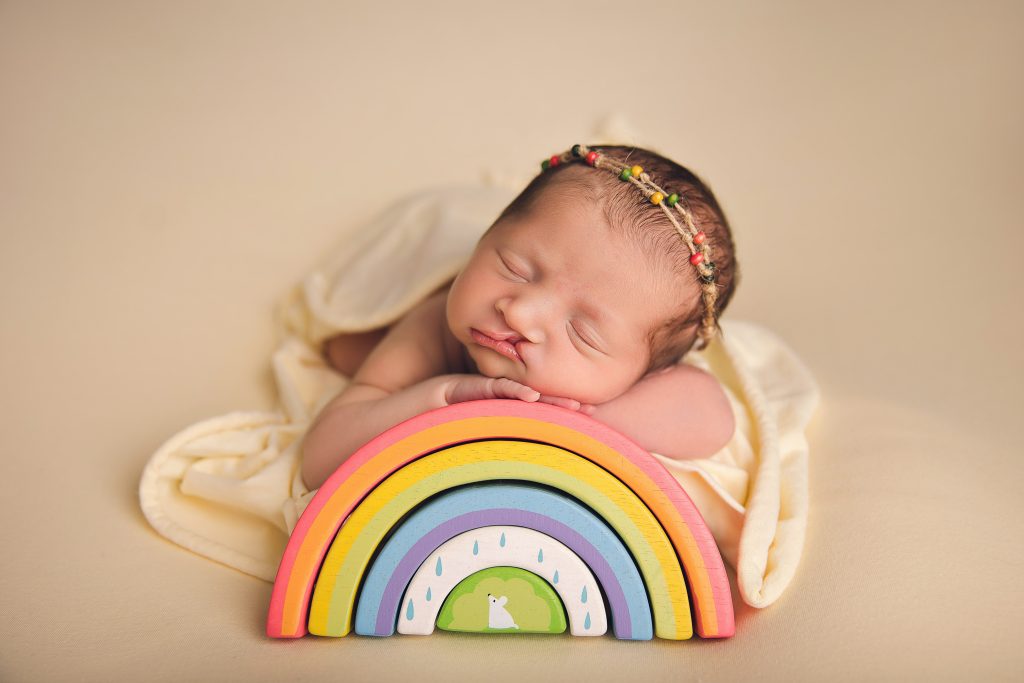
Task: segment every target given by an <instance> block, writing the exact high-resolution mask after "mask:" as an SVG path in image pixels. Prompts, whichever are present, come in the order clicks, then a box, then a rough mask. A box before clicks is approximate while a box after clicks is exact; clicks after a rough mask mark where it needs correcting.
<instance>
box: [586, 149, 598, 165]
mask: <svg viewBox="0 0 1024 683" xmlns="http://www.w3.org/2000/svg"><path fill="white" fill-rule="evenodd" d="M595 161H597V152H588V153H587V163H588V164H590V165H591V166H593V165H594V162H595Z"/></svg>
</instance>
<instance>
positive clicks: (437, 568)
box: [434, 556, 441, 576]
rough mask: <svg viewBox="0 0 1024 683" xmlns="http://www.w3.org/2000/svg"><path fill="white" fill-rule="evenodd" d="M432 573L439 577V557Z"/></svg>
mask: <svg viewBox="0 0 1024 683" xmlns="http://www.w3.org/2000/svg"><path fill="white" fill-rule="evenodd" d="M434 573H435V574H437V575H438V576H441V557H440V556H438V558H437V564H436V565H434Z"/></svg>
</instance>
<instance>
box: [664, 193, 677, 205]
mask: <svg viewBox="0 0 1024 683" xmlns="http://www.w3.org/2000/svg"><path fill="white" fill-rule="evenodd" d="M666 201H668V205H669V206H675V205H676V204H678V203H679V195H677V194H676V193H675V192H673V193H672V194H670V195H669V196H668V199H667V200H666Z"/></svg>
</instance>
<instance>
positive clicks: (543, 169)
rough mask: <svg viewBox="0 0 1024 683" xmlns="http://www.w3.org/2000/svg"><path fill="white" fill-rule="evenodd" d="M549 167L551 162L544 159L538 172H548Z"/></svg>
mask: <svg viewBox="0 0 1024 683" xmlns="http://www.w3.org/2000/svg"><path fill="white" fill-rule="evenodd" d="M550 165H551V160H550V159H545V160H544V161H542V162H540V170H542V171H546V170H548V167H549V166H550Z"/></svg>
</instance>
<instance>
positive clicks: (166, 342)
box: [0, 0, 1024, 681]
mask: <svg viewBox="0 0 1024 683" xmlns="http://www.w3.org/2000/svg"><path fill="white" fill-rule="evenodd" d="M1022 27H1024V7H1022V6H1021V5H1020V4H1019V3H993V2H980V3H970V4H968V3H963V4H959V5H958V4H951V3H937V2H923V3H891V2H885V3H882V2H879V3H829V4H827V5H826V4H824V3H813V2H808V3H755V2H751V3H745V4H741V3H729V4H728V6H723V5H722V3H669V2H651V1H649V2H645V3H627V2H617V3H597V2H572V3H563V2H514V3H511V2H505V3H485V2H464V3H444V2H442V3H412V2H409V3H405V4H388V3H354V2H320V3H313V2H287V3H286V2H279V3H268V2H173V3H171V2H165V3H157V2H90V3H85V2H15V1H12V0H7V1H5V2H0V102H2V106H0V231H2V232H0V285H2V286H0V297H2V302H3V308H2V311H3V315H4V317H3V322H2V324H0V351H2V353H0V372H2V374H0V379H2V383H3V389H2V392H0V396H2V401H3V403H2V408H3V415H4V418H5V419H4V423H3V425H4V429H3V431H2V436H0V444H2V446H3V451H2V455H0V501H2V503H3V507H4V511H5V514H4V516H3V521H0V547H2V548H3V550H2V551H0V616H2V617H3V618H2V620H0V680H3V681H50V680H75V681H120V680H137V679H143V680H175V681H178V680H246V681H257V680H267V681H276V680H293V679H303V680H316V679H317V678H320V679H329V680H359V679H363V678H368V677H370V676H373V677H374V678H375V679H378V680H416V679H424V678H426V679H435V678H436V679H438V680H442V679H443V680H446V681H451V680H453V679H456V678H458V677H463V678H466V679H467V680H472V679H474V678H477V677H481V676H483V675H486V677H487V678H488V679H490V680H522V679H527V680H576V679H580V680H582V679H589V680H627V679H628V680H643V681H648V680H651V681H653V680H673V681H677V680H725V681H728V680H739V679H741V678H753V677H757V678H759V679H762V680H780V681H781V680H785V681H792V680H824V679H828V680H865V679H872V680H881V679H891V680H926V679H948V680H967V679H971V680H998V679H1007V680H1010V679H1019V677H1020V675H1021V673H1022V671H1024V654H1022V650H1021V648H1020V645H1019V640H1020V638H1019V633H1020V623H1021V619H1022V617H1024V592H1022V590H1021V588H1020V585H1021V582H1020V579H1019V576H1018V574H1019V571H1020V569H1021V568H1022V567H1024V552H1022V548H1021V543H1020V541H1019V540H1015V539H1019V538H1020V537H1021V536H1022V532H1024V525H1022V523H1021V513H1022V512H1024V510H1022V504H1021V502H1020V498H1019V497H1018V495H1019V489H1020V486H1021V484H1022V483H1024V466H1022V464H1021V457H1020V456H1021V451H1022V448H1021V447H1022V445H1024V420H1021V419H1020V413H1021V409H1022V407H1024V405H1022V403H1024V402H1022V400H1021V398H1020V392H1021V389H1022V387H1024V381H1022V380H1024V360H1022V355H1021V353H1020V346H1021V344H1020V339H1021V337H1022V335H1024V322H1022V318H1021V314H1020V309H1021V303H1020V297H1021V294H1022V292H1024V286H1022V285H1024V276H1022V274H1021V268H1020V266H1019V265H1018V264H1019V260H1020V259H1021V257H1022V254H1024V237H1022V231H1021V228H1022V221H1021V218H1020V213H1019V212H1020V204H1019V201H1018V200H1019V195H1020V188H1021V182H1022V180H1024V173H1022V165H1024V164H1022V161H1021V160H1022V159H1024V134H1022V128H1021V124H1020V122H1021V121H1022V120H1024V93H1022V89H1021V85H1020V84H1021V65H1022V64H1024V29H1022ZM616 113H621V114H623V115H625V116H627V117H628V120H629V122H630V125H631V126H632V128H633V129H635V130H636V131H637V134H638V136H640V137H641V139H642V141H643V142H644V143H647V144H651V145H654V146H657V147H658V148H659V149H661V150H662V151H664V152H666V153H667V154H669V155H670V156H673V157H676V158H678V159H679V160H680V161H682V162H683V163H686V164H687V165H689V166H691V167H692V168H694V169H695V170H696V171H697V172H698V173H700V174H701V175H702V176H703V177H705V178H706V179H707V180H708V181H709V182H710V184H711V185H712V187H713V188H714V189H715V191H716V192H717V193H718V195H719V197H720V199H721V201H722V203H723V205H724V207H725V210H726V211H727V213H728V215H729V218H730V220H731V222H732V224H733V226H734V230H735V234H736V239H737V243H738V256H739V259H740V262H741V264H742V268H743V282H742V284H741V286H740V288H739V290H738V293H737V295H736V298H735V300H734V303H733V304H732V306H731V308H730V310H729V312H728V314H727V315H729V316H732V317H734V318H736V319H743V320H751V321H754V322H757V323H759V324H762V325H764V326H766V327H768V328H769V329H771V330H773V331H774V332H775V333H777V334H778V335H780V336H781V337H782V338H783V339H785V340H786V341H787V342H788V343H789V344H790V345H791V346H792V348H793V349H794V350H795V351H796V352H797V353H798V354H799V355H800V357H801V358H802V359H803V360H804V361H805V362H806V363H807V365H808V366H809V367H810V369H811V370H812V371H813V372H814V374H815V377H816V378H817V380H818V381H819V382H820V384H821V390H822V405H821V408H820V409H819V412H818V413H817V415H816V416H815V418H814V420H813V421H812V423H811V429H810V432H809V439H810V444H811V461H810V496H811V507H810V523H809V529H808V536H807V541H806V549H805V553H804V557H803V561H802V563H801V565H800V567H799V569H798V572H797V575H796V577H795V579H794V581H793V583H792V585H791V586H790V588H789V589H788V590H787V592H786V594H785V595H784V596H783V597H782V599H780V600H779V601H778V602H777V603H775V604H774V605H772V606H771V607H769V608H767V609H766V610H762V611H756V610H753V609H751V608H748V607H745V606H743V605H742V603H741V602H740V601H737V605H738V619H737V625H738V626H737V629H738V633H737V635H736V637H735V638H733V639H731V640H728V641H723V642H701V641H699V640H695V641H690V642H686V643H671V642H666V641H652V642H646V643H625V642H618V641H615V640H613V639H610V638H604V639H570V638H538V637H531V638H513V637H510V638H503V639H500V640H499V639H494V638H488V637H484V636H465V635H456V634H439V635H436V636H433V637H430V638H411V637H407V638H392V639H384V640H378V639H368V638H348V639H344V640H338V641H334V640H321V639H315V638H308V639H306V640H303V641H300V642H287V643H282V642H271V641H269V640H267V639H266V638H265V637H264V635H263V620H264V617H265V613H266V608H267V600H268V598H269V592H270V586H269V584H267V583H265V582H263V581H259V580H257V579H255V578H252V577H249V576H246V575H244V574H241V573H239V572H237V571H234V570H231V569H228V568H225V567H223V566H220V565H217V564H215V563H212V562H210V561H208V560H205V559H202V558H200V557H198V556H195V555H192V554H190V553H188V552H186V551H184V550H182V549H180V548H179V547H177V546H175V545H173V544H171V543H169V542H167V541H166V540H164V539H163V538H161V537H160V536H158V535H157V534H156V533H155V532H154V531H153V530H152V529H151V528H150V527H149V526H148V524H147V523H146V521H145V520H144V518H143V516H142V514H141V512H140V510H139V507H138V500H137V484H138V480H139V475H140V473H141V470H142V467H143V465H144V464H145V461H146V459H147V457H148V456H149V455H150V454H151V453H152V452H153V450H154V449H155V448H156V447H157V446H158V445H159V444H160V443H161V442H162V441H163V440H164V439H165V438H167V437H168V436H169V435H171V434H173V433H174V432H175V431H177V430H178V429H181V428H182V427H184V426H186V425H189V424H192V423H194V422H196V421H198V420H200V419H203V418H206V417H210V416H213V415H220V414H223V413H226V412H230V411H232V410H236V409H248V410H267V409H272V408H273V407H274V406H273V400H274V393H273V390H272V383H271V375H270V368H269V365H268V362H267V359H268V358H269V355H270V352H271V350H272V349H273V348H274V347H275V345H276V343H277V340H276V339H275V338H274V329H275V326H274V325H273V321H272V317H271V316H272V310H273V304H274V303H275V302H276V301H278V300H279V298H280V297H281V296H282V294H283V293H285V292H286V291H287V290H288V289H289V288H290V287H291V286H292V285H293V284H294V283H295V281H296V279H297V278H298V277H300V276H301V275H302V274H304V273H305V272H306V271H307V270H308V269H309V268H310V267H311V266H312V264H314V263H316V262H317V260H318V258H319V257H320V255H322V254H323V253H324V252H325V251H326V250H328V249H330V248H331V247H332V246H334V245H336V244H338V243H339V241H340V240H344V239H346V229H351V228H352V227H354V226H356V225H359V224H361V223H363V222H365V220H366V219H367V218H368V217H370V216H372V215H374V214H375V213H376V212H377V211H379V210H380V209H381V208H383V207H384V206H385V205H386V204H387V203H388V202H389V201H390V200H391V198H393V197H394V196H396V194H398V193H403V194H404V193H407V192H410V191H414V190H416V189H419V188H423V187H426V186H430V185H441V184H465V183H472V182H477V181H479V180H481V173H482V171H483V169H493V168H499V169H502V168H503V169H507V172H508V173H510V174H522V173H524V172H526V173H529V172H531V171H532V170H533V169H534V168H535V167H536V163H537V162H538V161H539V160H540V159H541V158H543V157H544V156H546V155H547V154H550V153H551V152H552V151H553V150H558V149H562V148H564V147H565V146H567V145H568V144H572V143H573V142H575V141H576V140H577V139H579V138H580V137H581V136H582V135H585V134H586V133H587V132H588V131H590V130H592V129H593V128H594V126H595V125H597V124H598V123H599V122H600V121H601V120H602V119H603V118H604V117H607V116H609V115H613V114H616Z"/></svg>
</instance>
